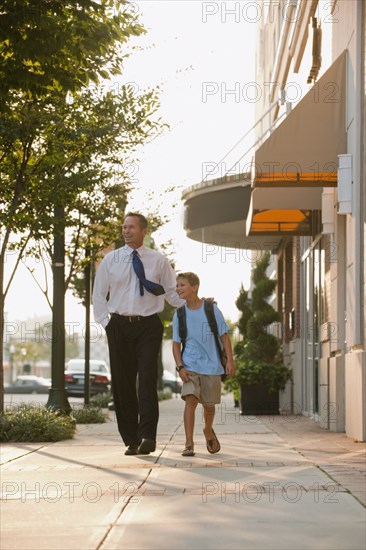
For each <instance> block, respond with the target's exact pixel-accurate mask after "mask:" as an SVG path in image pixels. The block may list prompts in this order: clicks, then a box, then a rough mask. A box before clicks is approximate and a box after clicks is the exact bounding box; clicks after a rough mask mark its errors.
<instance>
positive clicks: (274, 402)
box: [240, 384, 279, 416]
mask: <svg viewBox="0 0 366 550" xmlns="http://www.w3.org/2000/svg"><path fill="white" fill-rule="evenodd" d="M240 414H243V415H255V416H258V415H261V414H279V392H278V391H276V392H275V393H269V392H268V389H267V386H266V385H264V384H251V385H247V384H241V386H240Z"/></svg>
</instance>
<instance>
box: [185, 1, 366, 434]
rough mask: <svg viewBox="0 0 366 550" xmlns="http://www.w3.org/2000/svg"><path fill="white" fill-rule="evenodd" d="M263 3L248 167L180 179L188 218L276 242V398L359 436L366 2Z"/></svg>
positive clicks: (365, 398)
mask: <svg viewBox="0 0 366 550" xmlns="http://www.w3.org/2000/svg"><path fill="white" fill-rule="evenodd" d="M261 6H262V10H261V13H262V17H261V18H260V20H259V21H258V23H257V24H258V33H257V36H258V40H257V53H256V66H257V78H256V85H257V86H258V87H259V89H260V90H262V92H263V93H261V94H260V95H259V101H258V102H257V103H256V119H257V121H260V124H256V126H255V133H256V135H255V150H254V155H253V162H252V171H251V173H250V174H248V173H246V174H238V175H236V176H234V175H230V176H228V177H227V178H225V177H224V178H220V179H219V180H212V181H210V182H206V183H205V184H200V185H197V186H194V187H191V188H190V189H187V190H186V191H185V193H184V196H183V199H184V201H185V209H186V212H185V214H186V215H185V227H186V231H187V234H188V236H191V237H192V238H194V239H196V240H199V241H201V242H205V243H211V244H213V245H218V246H235V247H238V248H242V249H245V250H248V251H249V250H251V255H252V256H253V257H254V256H255V255H257V254H258V251H260V250H267V249H270V250H271V251H272V254H273V262H272V276H275V277H276V279H277V281H278V285H277V293H276V299H275V304H276V307H277V308H278V311H279V312H280V313H281V318H282V323H281V327H282V330H281V335H282V339H283V349H284V354H285V358H286V362H287V364H289V365H291V367H292V369H293V374H294V382H293V384H292V385H291V387H289V388H288V390H286V392H284V393H283V395H282V396H281V404H282V408H283V409H284V410H291V411H292V412H295V413H299V414H300V413H301V414H304V415H307V416H310V417H312V418H314V420H315V421H318V422H319V423H320V425H321V426H322V427H324V428H326V429H329V430H333V431H345V432H346V433H347V435H349V436H351V437H353V438H355V439H357V440H366V352H365V341H366V329H365V276H366V271H365V221H366V220H365V218H366V214H365V198H366V192H365V175H366V174H365V90H366V86H365V11H366V10H365V3H364V2H363V1H361V0H333V1H323V0H273V1H270V2H269V1H266V2H262V3H261ZM202 201H205V204H206V206H207V209H206V210H207V213H205V214H204V215H203V216H202V208H201V207H200V202H202ZM215 204H216V205H217V208H215ZM210 206H212V208H211V207H210ZM199 210H200V212H201V215H200V217H199V218H198V216H197V215H196V211H197V212H198V211H199Z"/></svg>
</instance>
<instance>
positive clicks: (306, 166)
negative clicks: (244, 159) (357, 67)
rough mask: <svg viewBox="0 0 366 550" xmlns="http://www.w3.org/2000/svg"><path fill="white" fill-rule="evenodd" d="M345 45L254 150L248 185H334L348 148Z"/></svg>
mask: <svg viewBox="0 0 366 550" xmlns="http://www.w3.org/2000/svg"><path fill="white" fill-rule="evenodd" d="M346 61H347V50H345V51H344V52H343V53H342V54H341V55H340V56H339V57H338V58H337V59H336V61H335V62H334V63H333V64H332V65H331V67H330V68H329V69H328V70H327V71H326V72H325V73H324V75H323V76H322V77H321V78H320V79H319V80H318V82H316V83H315V84H314V86H313V87H312V88H311V90H310V91H309V92H308V93H307V94H306V96H305V97H304V98H303V99H302V100H301V101H300V102H299V103H298V104H297V106H296V107H295V108H294V109H293V111H292V112H291V113H290V114H289V115H288V116H287V117H286V118H285V119H284V121H283V122H282V123H281V124H280V125H279V126H278V128H277V129H275V130H274V131H273V133H272V134H271V135H270V137H269V138H268V139H267V140H266V141H265V142H264V143H263V145H261V146H260V147H259V149H258V150H257V151H256V153H255V166H254V178H253V181H252V186H253V187H297V188H298V187H336V185H337V167H338V157H337V155H339V154H342V153H346V152H347V135H346V114H345V104H346V103H345V96H346V84H345V83H346V78H345V77H346Z"/></svg>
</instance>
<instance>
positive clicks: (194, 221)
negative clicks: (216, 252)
mask: <svg viewBox="0 0 366 550" xmlns="http://www.w3.org/2000/svg"><path fill="white" fill-rule="evenodd" d="M251 194H252V187H251V176H250V173H245V174H238V175H231V176H224V177H222V178H217V179H214V180H210V181H207V182H203V183H200V184H197V185H193V186H191V187H189V188H187V189H186V190H185V191H184V192H183V194H182V200H183V201H184V229H185V231H186V233H187V237H189V238H190V239H193V240H194V241H198V242H201V243H205V244H211V245H215V246H221V247H225V248H241V249H248V250H276V248H277V247H278V245H279V243H280V241H281V236H257V235H254V236H246V220H247V216H248V212H249V205H250V199H251Z"/></svg>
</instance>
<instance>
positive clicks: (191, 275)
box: [177, 271, 200, 286]
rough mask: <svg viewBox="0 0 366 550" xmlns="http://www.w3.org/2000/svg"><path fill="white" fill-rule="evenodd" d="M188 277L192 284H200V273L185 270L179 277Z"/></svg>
mask: <svg viewBox="0 0 366 550" xmlns="http://www.w3.org/2000/svg"><path fill="white" fill-rule="evenodd" d="M179 278H181V279H186V280H187V281H188V282H189V284H190V285H192V286H193V285H198V286H200V280H199V277H198V275H196V274H195V273H192V271H185V272H184V273H178V275H177V279H179Z"/></svg>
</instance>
